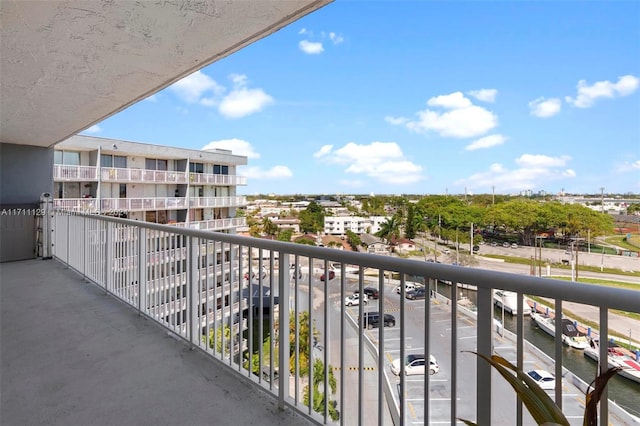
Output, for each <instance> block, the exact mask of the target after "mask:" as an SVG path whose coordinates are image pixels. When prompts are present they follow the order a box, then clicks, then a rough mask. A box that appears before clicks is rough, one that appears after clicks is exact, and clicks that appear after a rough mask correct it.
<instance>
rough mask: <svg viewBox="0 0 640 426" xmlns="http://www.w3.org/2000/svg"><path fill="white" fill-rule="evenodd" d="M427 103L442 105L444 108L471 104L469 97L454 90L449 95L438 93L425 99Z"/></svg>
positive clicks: (466, 106)
mask: <svg viewBox="0 0 640 426" xmlns="http://www.w3.org/2000/svg"><path fill="white" fill-rule="evenodd" d="M427 105H429V106H435V107H442V108H445V109H457V108H468V107H470V106H471V105H472V103H471V101H470V100H469V98H466V97H465V96H464V95H463V94H462V92H454V93H451V94H450V95H440V96H436V97H433V98H431V99H429V100H428V101H427Z"/></svg>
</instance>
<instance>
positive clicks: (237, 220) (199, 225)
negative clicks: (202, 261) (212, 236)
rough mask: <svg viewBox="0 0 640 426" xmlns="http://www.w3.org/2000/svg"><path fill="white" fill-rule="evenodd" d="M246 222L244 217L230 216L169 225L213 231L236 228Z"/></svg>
mask: <svg viewBox="0 0 640 426" xmlns="http://www.w3.org/2000/svg"><path fill="white" fill-rule="evenodd" d="M246 224H247V220H246V218H244V217H230V218H226V219H210V220H199V221H195V222H189V223H187V222H178V223H171V224H170V225H172V226H176V227H178V228H189V229H207V230H209V231H213V230H219V229H229V228H238V227H241V226H245V225H246Z"/></svg>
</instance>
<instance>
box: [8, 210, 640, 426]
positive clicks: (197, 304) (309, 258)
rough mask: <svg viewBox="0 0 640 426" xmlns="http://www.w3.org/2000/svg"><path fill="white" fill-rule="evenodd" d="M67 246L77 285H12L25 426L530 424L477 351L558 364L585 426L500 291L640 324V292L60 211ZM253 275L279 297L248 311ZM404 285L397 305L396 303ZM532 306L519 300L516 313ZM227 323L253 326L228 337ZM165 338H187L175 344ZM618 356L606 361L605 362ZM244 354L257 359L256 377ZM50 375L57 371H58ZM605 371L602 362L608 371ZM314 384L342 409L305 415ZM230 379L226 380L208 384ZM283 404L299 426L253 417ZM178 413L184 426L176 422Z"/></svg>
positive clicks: (34, 270) (558, 354)
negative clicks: (433, 362)
mask: <svg viewBox="0 0 640 426" xmlns="http://www.w3.org/2000/svg"><path fill="white" fill-rule="evenodd" d="M53 230H54V232H53V235H54V237H53V241H54V244H55V245H54V255H55V257H56V258H57V259H58V260H59V261H60V262H62V263H64V264H67V265H68V266H69V267H70V268H71V269H73V270H75V271H76V272H77V273H78V275H74V274H73V273H72V272H71V271H69V270H65V269H62V268H61V266H60V263H58V262H42V261H39V262H37V261H28V262H18V263H12V264H6V265H3V269H2V271H3V277H2V278H3V279H2V290H3V297H2V307H3V311H2V314H3V317H2V320H3V321H2V332H3V334H2V339H3V341H2V343H3V345H2V346H3V360H2V362H3V365H2V367H3V368H2V370H3V390H4V392H3V396H2V398H3V399H2V401H3V407H2V408H3V420H5V421H7V422H9V423H12V422H11V420H15V422H14V423H15V424H28V423H40V422H39V421H38V419H51V418H54V419H60V420H59V422H58V424H81V423H83V424H87V423H92V422H91V421H90V420H89V419H93V420H94V421H95V419H96V418H100V417H99V416H98V415H102V414H103V413H104V415H108V416H111V417H109V419H112V421H111V420H110V421H109V422H110V423H111V424H133V423H136V424H149V423H153V420H154V419H161V421H160V420H158V421H160V422H161V423H167V422H170V421H171V420H172V419H177V418H180V422H181V423H186V424H201V423H204V421H202V420H201V419H200V418H198V417H196V418H194V417H193V416H199V415H202V416H204V414H203V413H201V411H202V410H204V411H205V412H207V413H208V412H210V411H207V410H212V411H211V412H215V413H216V414H215V415H219V413H221V412H222V413H224V416H225V418H229V419H230V422H232V423H233V424H253V423H255V421H256V420H255V419H257V418H259V419H260V422H261V423H263V424H270V423H271V424H277V423H278V422H279V421H280V419H279V418H274V416H280V415H290V416H297V415H299V416H303V417H304V418H306V421H307V422H313V423H316V424H318V423H320V424H322V423H332V416H335V414H336V411H334V409H333V408H334V407H335V408H336V409H337V413H338V415H339V419H340V420H339V422H340V423H342V424H413V423H422V424H436V423H440V424H455V423H456V422H457V420H456V419H457V418H458V417H462V418H466V419H470V420H474V421H476V422H478V423H479V424H480V425H502V424H504V425H514V424H526V425H529V424H532V419H531V418H530V417H529V416H528V413H527V412H526V410H523V408H522V406H521V405H520V404H519V402H518V400H517V399H516V398H515V396H514V394H513V392H512V391H511V390H510V388H508V386H507V385H506V384H505V382H504V380H503V379H501V378H500V377H498V376H497V375H496V374H495V372H494V371H493V370H492V369H491V368H490V367H489V366H488V365H487V364H486V363H484V361H481V360H479V359H477V358H475V357H474V356H472V355H470V354H469V353H467V352H465V351H466V350H476V351H478V352H479V353H482V354H486V355H490V354H492V353H493V352H494V350H495V351H500V353H502V354H508V355H506V356H507V357H508V359H510V360H511V361H512V362H514V363H515V364H516V365H518V366H520V368H523V367H524V366H525V365H531V364H529V363H531V362H536V363H546V364H547V365H549V367H548V369H549V371H552V372H553V373H554V374H555V376H556V387H555V389H554V390H552V391H549V392H550V395H551V397H552V398H554V399H555V400H556V401H557V403H558V404H559V405H561V406H562V408H563V412H565V413H566V414H567V415H568V416H569V418H570V424H572V425H573V424H576V425H577V424H582V419H581V417H580V416H581V411H580V404H579V403H578V402H577V400H578V399H579V398H580V396H582V397H584V395H581V394H580V393H581V392H582V389H583V387H584V386H586V385H584V384H582V382H581V381H580V380H579V378H577V376H576V375H575V374H573V373H572V372H571V371H569V370H567V369H566V368H565V365H564V364H565V359H566V357H567V352H566V351H567V350H568V349H566V348H563V346H562V339H561V338H559V337H558V338H556V339H553V351H552V352H553V353H552V356H551V359H547V358H548V357H547V358H545V357H544V356H539V355H538V354H537V352H536V349H535V348H534V347H533V346H532V345H531V344H529V343H528V342H527V341H526V340H525V339H524V332H523V329H524V322H525V319H526V318H525V317H524V316H523V315H522V314H519V315H518V316H517V317H516V318H515V322H516V324H517V325H516V329H515V333H513V334H512V335H511V334H510V333H508V332H505V330H503V329H501V327H496V326H495V324H494V320H493V318H494V309H493V300H492V299H493V292H492V290H493V289H502V290H508V291H514V292H516V293H517V294H518V295H519V296H522V295H525V294H526V295H528V296H537V297H543V298H545V299H549V300H552V301H553V304H554V306H555V309H556V310H557V311H559V312H561V311H563V306H565V307H566V306H570V305H573V304H580V306H583V307H584V309H585V310H587V309H588V310H589V312H595V315H592V316H591V319H592V320H594V321H595V322H596V323H597V326H598V327H597V328H598V329H599V330H600V336H599V337H600V339H601V341H607V340H608V332H607V330H608V329H609V328H610V326H611V325H612V323H613V322H614V320H615V318H616V315H615V313H614V312H613V310H622V311H627V312H636V313H639V312H640V291H635V290H626V289H620V288H604V287H600V286H594V285H587V284H580V283H567V282H565V281H559V280H554V279H547V278H537V277H532V276H522V275H514V274H508V273H500V272H494V271H488V270H479V269H474V268H462V267H454V266H451V265H444V264H435V263H428V262H420V261H414V260H408V259H399V258H394V257H390V256H376V255H368V254H363V253H351V252H343V251H337V250H331V249H323V248H319V247H312V246H305V245H297V244H290V243H281V242H276V241H267V240H262V239H253V238H246V237H240V236H236V235H229V234H218V233H211V232H207V231H200V230H192V229H180V228H176V227H170V226H163V225H156V224H148V223H142V222H136V221H131V220H123V219H116V218H109V217H101V216H91V215H68V214H67V215H65V214H63V213H58V214H57V215H56V216H55V217H54V220H53ZM203 246H204V247H206V249H204V250H203V249H202V247H203ZM158 247H164V250H165V251H166V252H167V253H166V255H163V256H161V257H158V256H157V250H159V249H158ZM151 249H153V252H151ZM265 253H268V255H266V256H265V255H264V254H265ZM218 258H220V260H219V261H218V260H216V261H214V259H218ZM159 259H160V260H159ZM290 265H297V266H296V267H295V268H290ZM347 266H348V269H347ZM331 268H333V269H332V270H333V271H335V278H330V279H329V280H328V281H327V282H325V281H322V280H321V279H320V275H321V274H325V275H328V276H331V275H330V274H327V272H328V271H329V269H331ZM161 269H162V270H164V271H171V270H174V269H175V270H176V271H179V272H176V274H179V278H177V279H174V280H170V279H167V280H164V281H163V280H158V279H154V280H151V279H150V277H151V276H156V277H157V276H159V275H160V274H158V273H157V272H158V271H159V270H161ZM240 271H242V273H244V272H245V271H247V272H248V275H249V276H251V275H253V274H252V272H262V271H264V273H258V274H255V275H256V276H257V278H256V279H255V281H254V282H253V284H252V285H253V286H254V287H255V286H257V287H258V288H259V289H260V291H261V292H262V294H263V297H257V298H252V297H249V298H243V299H242V303H240V300H238V298H239V297H240V296H239V295H241V294H243V292H242V289H244V288H245V287H246V286H247V285H248V283H247V282H246V280H244V279H243V278H242V277H241V276H239V275H240V273H241V272H240ZM292 271H294V272H295V273H293V272H292ZM298 271H299V272H298ZM203 272H204V273H203ZM227 275H228V276H229V278H230V279H229V284H228V285H227V284H225V285H223V286H215V285H213V284H214V283H215V281H212V280H215V279H216V277H218V276H227ZM80 277H82V278H83V279H84V280H80ZM407 282H418V283H425V284H426V285H429V287H430V289H433V290H435V292H434V293H433V296H434V297H427V298H426V299H425V300H419V301H410V300H408V299H407V298H405V297H404V296H405V292H406V286H405V284H406V283H407ZM443 282H450V283H451V284H453V285H451V286H449V287H448V288H453V289H455V288H457V286H458V285H465V286H468V285H473V286H474V287H475V288H476V289H477V294H476V296H477V297H476V299H477V300H476V308H475V309H469V305H468V304H466V303H462V302H463V301H462V300H461V301H458V294H457V293H458V292H457V291H453V292H452V294H453V296H450V297H448V298H447V297H444V296H443V295H442V294H440V292H439V291H440V290H439V289H438V285H439V284H438V283H443ZM398 285H399V288H400V289H401V290H400V294H399V295H398V294H396V292H395V291H394V290H395V288H396V286H398ZM454 285H455V286H454ZM365 286H376V287H377V288H379V292H380V297H379V299H377V300H375V301H374V300H372V301H371V302H370V303H369V305H367V306H356V307H347V306H345V304H344V303H343V302H342V301H343V300H344V298H345V297H346V296H348V295H349V294H352V293H353V291H354V289H355V291H359V292H361V293H362V292H363V289H364V287H365ZM434 286H435V287H434ZM211 289H215V290H214V291H215V295H213V296H212V295H211V291H212V290H211ZM167 290H169V291H170V292H171V293H172V294H173V297H174V299H178V300H180V302H179V303H178V304H177V305H178V306H180V308H179V309H176V303H173V305H172V306H173V310H172V311H168V312H169V314H170V315H169V316H171V315H173V319H172V318H166V315H164V313H163V314H162V315H154V313H153V309H154V308H155V307H156V306H157V302H156V303H154V300H153V299H152V298H153V297H155V295H157V294H160V293H162V292H165V291H167ZM263 290H265V291H264V292H263ZM104 295H109V296H111V297H104ZM275 298H278V299H279V301H280V302H281V304H282V303H284V304H288V306H281V305H280V306H279V309H272V310H269V309H265V307H266V306H267V305H269V303H267V302H271V304H270V305H269V306H276V305H275V304H274V303H273V302H274V301H275V300H276V299H275ZM115 299H117V300H119V301H120V302H123V303H114V300H115ZM522 299H523V298H522V297H518V298H517V300H518V304H522V303H523V301H522ZM212 300H216V301H217V300H224V301H225V302H224V306H220V307H218V306H217V305H213V306H212V308H213V312H216V314H215V315H213V316H212V315H211V314H210V310H209V309H208V307H207V306H206V304H207V303H209V301H212ZM216 303H217V302H216ZM203 304H204V307H205V309H202V307H203ZM245 307H246V308H248V309H245ZM372 309H375V310H377V311H380V312H385V313H390V314H392V315H394V316H395V319H396V324H395V326H393V327H382V328H379V329H367V327H365V325H366V324H365V323H364V320H363V318H364V315H363V313H364V312H369V311H371V310H372ZM518 312H520V313H522V312H523V309H522V306H519V307H518ZM178 314H179V315H180V316H179V317H178ZM304 315H306V319H304ZM176 318H179V322H180V325H179V326H175V324H176V323H177V322H176V321H175V319H176ZM225 318H234V321H235V320H238V322H239V324H242V325H241V326H240V327H239V328H238V327H235V326H233V327H231V329H230V330H229V331H228V332H227V331H226V330H225V324H227V323H228V321H227V320H225ZM305 321H306V323H308V324H314V330H315V332H314V333H309V332H308V329H307V330H306V332H305V327H304V326H303V324H304V323H305ZM244 324H246V327H247V334H246V336H244V335H243V336H240V335H239V334H238V332H237V331H239V329H242V328H243V327H244ZM558 324H560V322H558ZM634 324H637V323H634ZM156 326H157V327H156ZM159 330H165V331H164V332H161V331H159ZM557 331H559V329H558V330H557ZM167 333H170V335H171V336H174V337H175V339H166V336H167ZM210 335H211V336H219V337H217V338H216V339H215V343H216V344H211V343H212V342H208V341H207V339H206V338H203V336H210ZM556 335H558V336H559V335H560V333H559V332H557V333H556ZM252 336H253V337H252ZM634 336H635V334H634ZM549 339H551V338H550V337H549ZM186 347H190V348H192V349H193V350H192V351H188V350H185V348H186ZM6 348H8V349H6ZM230 348H233V350H231V349H230ZM415 351H418V352H420V353H429V354H435V355H436V356H437V358H438V362H439V364H440V371H439V372H438V374H437V375H434V376H430V375H421V376H405V375H403V374H400V376H394V375H393V374H391V372H390V368H389V364H390V362H389V361H390V357H393V358H400V359H404V358H405V356H406V355H408V354H409V353H412V352H414V353H415ZM606 351H607V348H606V347H605V346H603V347H602V348H601V353H600V356H601V359H605V358H606ZM236 353H239V354H240V353H241V354H253V355H254V356H253V357H252V362H251V363H247V362H244V357H238V356H236ZM300 354H302V355H300ZM23 358H24V359H23ZM194 359H195V360H197V361H193V360H194ZM553 361H555V362H553ZM51 362H54V364H53V365H55V367H56V368H50V367H49V365H52V364H51ZM324 366H331V367H332V368H331V369H330V368H324ZM596 368H597V367H596V364H593V365H592V370H593V373H595V370H596ZM602 368H606V366H603V367H602ZM305 370H307V371H316V372H319V374H314V384H315V389H316V391H317V392H320V393H322V392H324V390H325V389H326V390H327V391H328V390H330V389H333V386H332V382H333V383H335V392H333V391H331V392H328V393H329V395H328V398H325V399H324V400H325V401H328V402H327V403H321V404H320V406H319V407H318V406H315V407H310V406H309V405H307V404H306V403H305V398H304V394H305V391H304V389H305V387H306V386H307V385H308V383H309V378H308V377H307V376H306V375H305V373H304V371H305ZM114 371H119V372H121V374H116V375H114V374H113V372H114ZM214 376H215V381H213V382H210V381H209V380H211V379H205V380H203V377H204V378H211V377H214ZM25 377H28V378H29V380H24V378H25ZM234 377H235V378H236V379H235V380H239V382H238V383H235V382H234V379H233V378H234ZM117 378H121V379H120V380H121V383H120V382H119V381H118V380H114V379H117ZM334 379H335V381H334ZM211 383H214V384H215V386H211ZM5 386H7V388H4V387H5ZM7 389H11V391H10V392H8V391H7ZM47 389H52V390H55V391H47ZM221 389H222V390H224V391H225V392H227V393H228V394H230V395H232V397H231V399H229V398H228V397H224V396H220V398H223V399H222V400H223V401H225V403H224V404H220V405H214V404H217V403H218V402H219V401H218V396H216V395H219V394H218V393H215V392H219V391H220V390H221ZM42 390H44V391H42ZM263 391H264V393H261V392H263ZM149 392H151V393H149ZM208 392H212V393H211V394H210V393H208ZM111 393H114V394H115V395H114V396H113V398H114V399H112V398H111ZM245 393H246V394H247V397H245V395H244V394H245ZM240 394H242V396H240ZM106 395H109V397H107V396H106ZM186 395H188V396H186ZM605 397H606V395H605ZM33 398H36V400H35V401H34V400H33ZM127 398H128V399H127ZM225 398H226V399H225ZM252 398H253V399H252ZM129 399H132V400H129ZM23 400H29V401H30V404H29V409H23V407H24V404H23V403H22V401H23ZM78 401H80V402H81V403H78ZM320 401H322V399H320ZM106 402H108V407H107V406H105V405H104V404H105V403H106ZM272 404H273V405H274V406H276V405H277V406H278V407H279V408H281V409H284V410H285V411H278V410H273V409H268V408H267V409H264V408H263V411H265V415H266V417H265V418H262V417H261V416H260V414H259V413H256V412H255V411H252V410H259V409H260V408H261V407H265V406H267V407H269V406H270V405H272ZM249 405H250V407H249ZM60 407H61V408H60ZM79 407H82V408H83V409H80V408H79ZM85 407H86V408H85ZM110 407H111V408H113V409H109V408H110ZM115 407H117V409H115ZM156 407H157V410H156ZM173 407H175V410H176V411H177V413H172V412H171V408H173ZM187 407H192V409H191V410H187ZM141 408H142V409H141ZM194 408H197V409H194ZM214 408H215V409H214ZM231 410H238V411H242V410H248V411H250V412H251V414H252V415H255V417H254V418H253V420H249V419H248V418H247V417H243V415H244V414H243V413H236V412H231ZM600 410H601V411H600V422H601V423H600V424H603V425H604V424H609V423H611V424H634V423H633V420H629V419H630V417H626V416H628V415H627V414H626V413H625V412H624V411H623V410H621V409H620V408H619V407H618V406H617V405H616V404H614V403H613V402H609V401H608V400H607V399H606V398H605V399H604V400H603V402H602V403H601V407H600ZM187 411H188V412H187ZM7 413H8V414H7ZM144 415H146V416H152V417H153V416H157V417H153V418H147V417H142V416H144ZM165 415H166V416H167V417H166V418H165V417H164V416H165ZM180 415H184V416H186V417H179V416H180ZM246 415H249V414H246ZM7 416H11V417H7ZM52 416H53V417H52ZM55 416H58V417H55ZM76 416H77V417H76ZM83 416H84V417H83ZM90 416H93V417H90ZM136 416H138V417H136ZM236 416H237V417H236ZM34 419H35V420H34ZM425 419H426V420H425ZM209 420H210V418H209ZM287 422H289V424H304V422H303V421H301V419H300V418H297V423H296V421H293V420H291V418H289V420H286V419H285V420H284V421H283V423H282V424H287Z"/></svg>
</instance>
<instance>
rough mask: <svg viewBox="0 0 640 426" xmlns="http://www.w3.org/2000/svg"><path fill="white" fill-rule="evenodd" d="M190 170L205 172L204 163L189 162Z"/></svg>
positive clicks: (192, 171)
mask: <svg viewBox="0 0 640 426" xmlns="http://www.w3.org/2000/svg"><path fill="white" fill-rule="evenodd" d="M189 171H190V172H191V173H204V164H203V163H189Z"/></svg>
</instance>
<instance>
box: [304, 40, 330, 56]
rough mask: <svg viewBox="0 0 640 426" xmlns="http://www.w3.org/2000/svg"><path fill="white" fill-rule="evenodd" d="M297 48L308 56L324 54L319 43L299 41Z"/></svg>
mask: <svg viewBox="0 0 640 426" xmlns="http://www.w3.org/2000/svg"><path fill="white" fill-rule="evenodd" d="M298 47H299V48H300V50H302V51H303V52H304V53H306V54H308V55H319V54H321V53H322V52H324V47H322V43H321V42H319V41H318V42H313V41H309V40H300V42H299V43H298Z"/></svg>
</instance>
